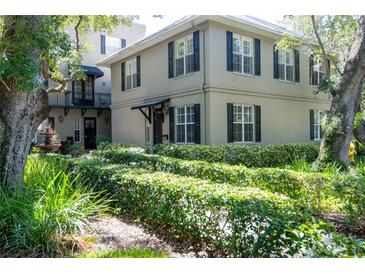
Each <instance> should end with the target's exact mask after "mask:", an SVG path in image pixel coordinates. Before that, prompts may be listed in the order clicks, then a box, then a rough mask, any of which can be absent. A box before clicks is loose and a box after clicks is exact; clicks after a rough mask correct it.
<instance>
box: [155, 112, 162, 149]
mask: <svg viewBox="0 0 365 274" xmlns="http://www.w3.org/2000/svg"><path fill="white" fill-rule="evenodd" d="M162 123H163V113H162V111H153V144H154V145H157V144H162Z"/></svg>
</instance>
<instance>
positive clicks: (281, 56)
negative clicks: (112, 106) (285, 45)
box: [278, 50, 285, 64]
mask: <svg viewBox="0 0 365 274" xmlns="http://www.w3.org/2000/svg"><path fill="white" fill-rule="evenodd" d="M278 53H279V54H278V55H279V63H281V64H285V55H284V51H283V50H279V51H278Z"/></svg>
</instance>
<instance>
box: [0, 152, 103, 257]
mask: <svg viewBox="0 0 365 274" xmlns="http://www.w3.org/2000/svg"><path fill="white" fill-rule="evenodd" d="M108 208H109V207H108V200H107V199H104V196H103V195H102V193H96V192H94V191H93V189H92V187H91V186H90V184H89V185H87V184H85V183H84V182H83V181H82V180H81V179H80V178H79V177H78V176H71V175H70V174H69V173H67V172H65V171H62V170H59V169H58V170H56V169H55V167H54V163H53V162H50V161H47V159H46V158H42V160H40V159H39V158H37V157H30V158H29V160H28V163H27V165H26V169H25V171H24V189H23V190H22V191H20V190H19V191H17V192H15V193H13V194H10V193H7V192H4V191H2V192H0V256H9V257H17V256H19V257H43V256H47V257H49V256H51V257H53V256H56V255H59V254H63V253H65V252H66V253H67V252H69V251H70V249H72V247H73V246H75V242H74V241H73V239H72V235H73V234H76V233H79V232H81V231H82V230H84V229H85V228H86V227H87V226H88V224H89V220H90V218H92V217H94V216H96V215H100V214H103V213H104V212H105V210H107V209H108Z"/></svg>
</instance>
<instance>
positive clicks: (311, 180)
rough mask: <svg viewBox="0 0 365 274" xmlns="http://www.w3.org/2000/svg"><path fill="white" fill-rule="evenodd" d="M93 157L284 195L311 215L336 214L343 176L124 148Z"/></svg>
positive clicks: (103, 152) (106, 151)
mask: <svg viewBox="0 0 365 274" xmlns="http://www.w3.org/2000/svg"><path fill="white" fill-rule="evenodd" d="M93 157H95V158H97V159H99V160H103V159H104V160H107V161H108V162H109V163H114V164H127V165H135V166H138V167H141V168H144V169H148V170H152V171H164V172H170V173H174V174H179V175H186V176H192V177H197V178H200V179H204V180H210V181H212V182H215V183H228V184H232V185H237V186H253V187H259V188H261V189H265V190H269V191H271V192H273V193H279V194H284V195H286V196H288V197H290V198H293V199H295V200H297V201H298V204H299V205H304V206H305V207H307V208H311V209H312V210H313V211H316V212H318V211H325V210H330V209H331V210H335V209H336V208H337V206H338V205H339V198H337V199H336V198H334V196H333V195H332V191H333V183H334V180H337V181H341V182H342V181H344V180H346V178H347V177H346V176H345V175H341V174H339V175H338V176H336V177H334V176H331V175H328V174H323V173H314V172H312V173H306V172H296V171H292V170H287V169H280V168H247V167H245V166H241V165H228V164H223V163H208V162H204V161H189V160H182V159H178V158H171V157H164V156H158V155H148V154H144V153H143V152H142V151H135V150H130V149H125V148H119V149H110V150H103V151H94V152H93Z"/></svg>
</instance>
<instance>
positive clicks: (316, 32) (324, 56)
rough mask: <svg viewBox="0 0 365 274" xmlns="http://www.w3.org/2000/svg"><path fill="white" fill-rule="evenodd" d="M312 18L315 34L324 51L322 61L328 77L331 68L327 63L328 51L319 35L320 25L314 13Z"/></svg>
mask: <svg viewBox="0 0 365 274" xmlns="http://www.w3.org/2000/svg"><path fill="white" fill-rule="evenodd" d="M311 20H312V26H313V30H314V34H315V35H316V38H317V40H318V44H319V47H320V49H321V51H322V57H323V60H322V62H323V64H324V67H325V73H326V77H328V76H329V70H330V68H329V67H328V65H327V53H326V50H325V49H324V45H323V42H322V39H321V37H320V36H319V33H318V26H317V24H316V21H315V17H314V15H311Z"/></svg>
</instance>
